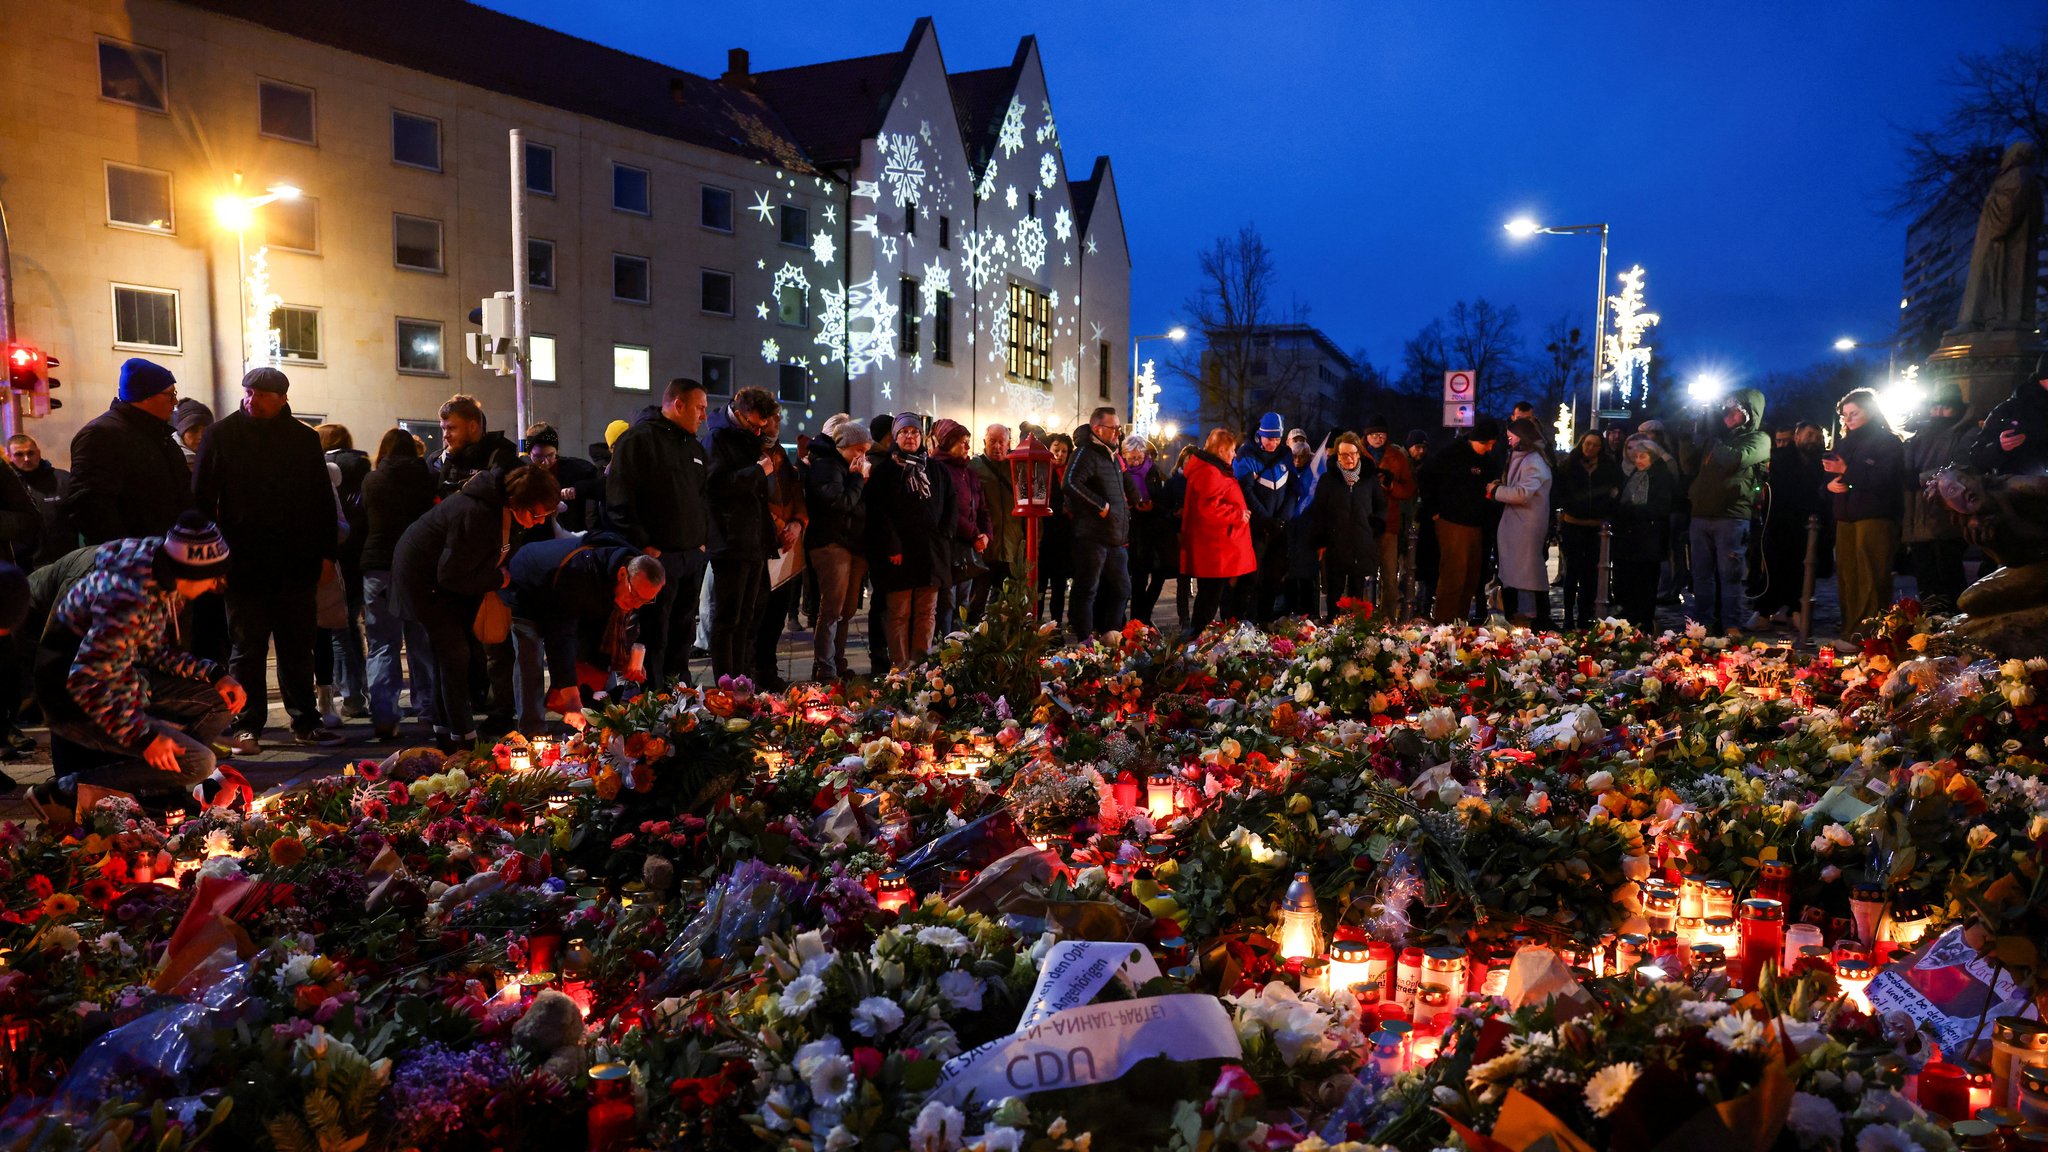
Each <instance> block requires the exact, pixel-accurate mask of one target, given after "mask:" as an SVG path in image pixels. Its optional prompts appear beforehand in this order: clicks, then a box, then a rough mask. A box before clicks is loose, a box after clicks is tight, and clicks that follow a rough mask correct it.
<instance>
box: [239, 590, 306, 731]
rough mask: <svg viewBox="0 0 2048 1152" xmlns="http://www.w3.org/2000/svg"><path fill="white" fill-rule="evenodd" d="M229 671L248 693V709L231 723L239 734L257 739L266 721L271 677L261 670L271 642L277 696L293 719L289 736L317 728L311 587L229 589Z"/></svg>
mask: <svg viewBox="0 0 2048 1152" xmlns="http://www.w3.org/2000/svg"><path fill="white" fill-rule="evenodd" d="M227 601H228V641H229V645H230V648H231V651H232V654H231V655H230V656H229V658H228V666H229V667H230V668H231V669H232V670H233V671H234V675H235V679H236V680H239V681H241V683H242V687H243V688H246V689H248V692H249V706H248V708H246V709H244V710H243V712H242V714H241V715H240V716H237V717H235V727H236V729H237V730H239V731H244V732H250V733H255V734H258V735H260V734H261V733H262V732H263V724H264V721H266V720H267V719H269V711H270V702H269V674H268V669H267V668H266V667H265V663H266V659H265V658H266V657H267V656H268V655H269V650H270V645H271V641H272V640H273V639H274V640H275V641H276V642H277V694H278V697H279V698H280V699H281V700H282V701H283V702H284V710H285V713H286V715H288V716H290V717H291V725H292V731H294V732H310V731H312V730H313V729H315V728H318V727H319V726H320V712H319V708H318V707H317V706H316V704H315V699H314V696H313V637H314V634H315V633H316V632H317V631H318V629H316V628H315V627H314V624H313V621H314V600H313V586H312V585H311V584H307V585H304V586H299V587H288V588H279V587H275V586H272V587H258V588H239V589H238V588H229V589H228V594H227Z"/></svg>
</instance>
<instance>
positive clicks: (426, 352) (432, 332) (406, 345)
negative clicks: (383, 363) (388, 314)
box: [398, 316, 448, 376]
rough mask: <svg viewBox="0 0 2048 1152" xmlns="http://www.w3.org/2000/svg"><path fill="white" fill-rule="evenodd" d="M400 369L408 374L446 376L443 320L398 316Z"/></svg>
mask: <svg viewBox="0 0 2048 1152" xmlns="http://www.w3.org/2000/svg"><path fill="white" fill-rule="evenodd" d="M398 370H399V372H401V373H403V374H405V375H407V376H445V375H447V371H448V370H447V368H446V366H445V362H444V361H443V360H442V358H441V322H440V321H439V320H408V319H406V318H405V317H403V316H400V317H399V318H398Z"/></svg>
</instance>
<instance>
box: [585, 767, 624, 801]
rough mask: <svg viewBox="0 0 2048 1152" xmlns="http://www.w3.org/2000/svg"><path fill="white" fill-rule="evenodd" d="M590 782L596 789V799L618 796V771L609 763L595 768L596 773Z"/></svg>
mask: <svg viewBox="0 0 2048 1152" xmlns="http://www.w3.org/2000/svg"><path fill="white" fill-rule="evenodd" d="M592 784H593V785H594V786H595V787H596V789H597V798H598V799H600V800H614V799H617V798H618V795H619V773H618V771H617V770H616V769H614V768H613V767H612V766H611V765H609V764H607V765H604V766H603V767H600V768H599V769H598V770H597V775H596V776H595V777H594V778H593V779H592Z"/></svg>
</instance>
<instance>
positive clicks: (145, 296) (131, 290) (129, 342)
mask: <svg viewBox="0 0 2048 1152" xmlns="http://www.w3.org/2000/svg"><path fill="white" fill-rule="evenodd" d="M114 347H116V348H137V349H142V350H144V351H150V352H180V351H183V350H184V344H183V342H182V341H181V339H180V337H179V332H178V293H177V291H176V290H175V289H171V288H145V287H142V286H141V285H139V284H116V285H114Z"/></svg>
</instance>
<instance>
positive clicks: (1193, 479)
mask: <svg viewBox="0 0 2048 1152" xmlns="http://www.w3.org/2000/svg"><path fill="white" fill-rule="evenodd" d="M1181 471H1182V472H1183V473H1184V474H1185V475H1186V476H1187V478H1188V495H1187V503H1186V504H1185V505H1184V506H1182V508H1181V514H1180V570H1181V573H1182V574H1183V575H1187V576H1194V577H1196V578H1198V579H1228V578H1230V577H1232V576H1243V575H1244V574H1246V573H1247V572H1252V571H1255V570H1256V569H1257V568H1258V566H1259V561H1258V556H1257V555H1256V554H1255V553H1254V552H1253V551H1252V528H1251V525H1250V524H1249V523H1246V521H1245V512H1246V508H1245V502H1244V489H1243V488H1241V487H1239V486H1238V483H1237V477H1236V476H1235V475H1233V474H1232V473H1231V470H1230V465H1228V464H1225V463H1224V462H1223V461H1221V460H1219V459H1217V458H1216V457H1215V456H1212V455H1210V454H1209V453H1207V452H1205V451H1203V450H1202V449H1200V448H1190V449H1188V453H1187V455H1186V456H1184V457H1182V459H1181Z"/></svg>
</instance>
